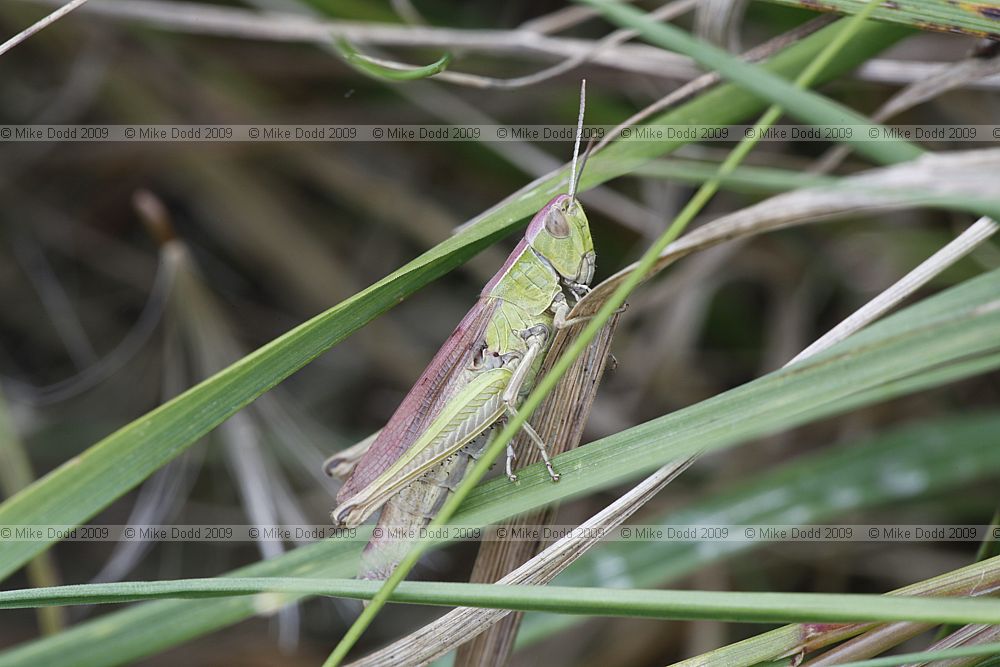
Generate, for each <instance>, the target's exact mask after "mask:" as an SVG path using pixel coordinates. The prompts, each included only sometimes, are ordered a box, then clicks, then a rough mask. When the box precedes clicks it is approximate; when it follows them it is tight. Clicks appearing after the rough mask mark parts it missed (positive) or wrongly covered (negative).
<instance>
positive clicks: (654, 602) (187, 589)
mask: <svg viewBox="0 0 1000 667" xmlns="http://www.w3.org/2000/svg"><path fill="white" fill-rule="evenodd" d="M998 564H1000V559H995V562H993V569H994V570H995V569H996V566H997V565H998ZM984 565H988V564H987V563H984ZM378 589H379V582H377V581H369V580H358V579H332V580H331V579H324V580H320V579H301V578H262V579H259V578H255V579H249V578H235V579H226V578H217V579H188V580H180V581H140V582H120V583H114V584H82V585H77V586H56V587H52V588H29V589H22V590H14V591H2V592H0V609H23V608H35V607H40V606H49V605H68V604H101V603H118V604H120V603H124V602H135V601H137V600H148V599H159V598H164V597H181V598H202V597H229V596H233V595H255V594H261V593H287V594H291V595H328V596H335V597H345V598H353V599H360V600H367V599H371V598H372V597H373V596H374V595H375V593H376V592H377V591H378ZM392 601H394V602H407V603H411V604H425V605H440V606H448V607H457V606H462V607H485V608H490V609H515V610H519V611H545V612H550V613H559V614H579V615H585V616H621V617H627V618H656V619H662V620H693V619H712V620H720V621H735V622H751V623H808V622H824V623H827V622H828V623H854V622H866V621H916V622H924V623H962V624H967V623H976V624H1000V600H996V599H982V598H978V599H968V598H965V599H957V598H940V599H936V600H934V603H933V604H927V599H926V598H918V597H891V596H882V595H847V594H836V593H740V592H722V591H688V590H683V591H681V590H648V589H621V588H617V589H615V588H581V587H569V586H545V587H542V586H494V585H492V584H466V583H454V582H439V581H435V582H414V581H410V582H403V583H401V584H400V585H399V587H398V588H396V590H395V591H394V592H393V593H392Z"/></svg>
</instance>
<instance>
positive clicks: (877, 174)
mask: <svg viewBox="0 0 1000 667" xmlns="http://www.w3.org/2000/svg"><path fill="white" fill-rule="evenodd" d="M998 169H1000V150H997V149H986V150H979V151H962V152H957V153H937V154H933V155H927V156H925V157H921V158H919V159H917V160H912V161H910V162H905V163H903V164H900V165H896V166H892V167H885V168H881V169H872V170H870V171H866V172H863V173H861V174H859V175H857V176H851V177H849V178H845V179H843V180H842V181H841V184H840V185H839V186H838V187H829V186H823V187H817V188H807V189H802V190H796V191H793V192H788V193H785V194H781V195H777V196H775V197H771V198H770V199H766V200H764V201H762V202H760V203H759V204H755V205H753V206H749V207H747V208H744V209H741V210H739V211H736V212H734V213H730V214H728V215H724V216H722V217H720V218H717V219H715V220H713V221H712V222H710V223H708V224H705V225H703V226H701V227H699V228H697V229H695V230H694V231H692V232H691V233H689V234H687V235H685V236H683V237H682V238H680V239H678V240H677V241H676V242H674V243H671V244H670V245H669V246H667V248H666V249H665V250H664V251H663V253H662V254H661V255H660V258H659V260H658V261H657V263H656V265H655V267H654V269H653V270H652V271H651V272H650V274H649V276H647V277H646V279H647V280H648V279H649V278H651V277H652V276H654V275H656V274H657V273H659V272H660V271H662V270H663V269H665V268H666V267H667V266H669V265H670V264H672V263H674V262H675V261H677V260H678V259H680V258H682V257H685V256H687V255H689V254H691V253H692V252H695V251H698V250H703V249H705V248H709V247H712V246H715V245H718V244H719V243H720V242H722V241H728V240H731V239H737V238H743V237H746V236H751V235H755V234H760V233H762V232H768V231H774V230H778V229H783V228H785V227H790V226H793V225H797V224H803V223H807V222H818V221H821V220H830V219H833V218H837V217H842V216H847V215H859V214H864V213H868V212H874V211H890V210H903V209H908V208H915V207H917V206H921V205H924V204H926V203H927V202H929V201H932V200H933V198H934V197H936V196H937V197H954V198H967V199H969V200H975V199H977V198H982V197H983V196H984V194H983V193H988V192H992V189H993V187H994V185H995V183H993V182H992V181H995V177H994V176H993V175H994V174H996V172H997V170H998ZM918 195H919V196H918ZM633 270H635V265H634V264H632V265H629V266H627V267H625V268H624V269H622V270H621V271H619V272H618V273H616V274H615V275H613V276H611V277H610V278H608V279H607V280H605V281H604V282H602V283H601V284H600V285H598V286H597V287H595V288H594V290H593V291H592V292H590V294H588V295H587V296H586V297H584V299H583V301H582V302H581V303H580V306H581V307H582V306H584V305H585V304H587V302H588V301H589V300H591V299H595V300H597V301H599V302H601V301H603V300H604V299H605V298H607V296H608V295H609V294H610V293H611V292H613V291H614V289H615V287H617V286H618V285H619V284H620V282H621V281H622V280H624V279H625V277H626V276H627V275H628V274H629V273H631V272H632V271H633Z"/></svg>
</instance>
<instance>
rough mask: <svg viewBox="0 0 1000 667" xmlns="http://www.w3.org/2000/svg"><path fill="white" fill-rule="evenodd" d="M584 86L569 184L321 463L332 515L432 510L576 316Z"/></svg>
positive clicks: (582, 278)
mask: <svg viewBox="0 0 1000 667" xmlns="http://www.w3.org/2000/svg"><path fill="white" fill-rule="evenodd" d="M584 85H585V84H584ZM584 90H585V88H581V98H580V116H579V121H578V128H577V138H576V146H575V148H574V155H573V165H572V168H571V171H570V188H569V192H568V193H567V194H561V195H558V196H557V197H555V198H553V199H552V200H551V201H549V203H548V204H546V205H545V206H544V207H543V208H542V209H541V210H540V211H539V212H538V213H537V214H536V215H535V216H534V218H532V220H531V222H530V224H529V225H528V228H527V230H526V232H525V235H524V238H523V239H522V240H521V241H520V243H518V244H517V246H516V247H515V248H514V250H513V252H511V254H510V256H509V257H508V258H507V261H506V262H505V263H504V265H503V266H502V267H501V268H500V270H499V271H498V272H497V274H496V275H495V276H493V278H492V279H491V280H490V281H489V282H488V283H487V284H486V286H485V287H484V288H483V291H482V292H481V293H480V295H479V299H478V300H477V301H476V304H475V305H474V306H473V307H472V309H471V310H470V311H469V312H468V313H467V314H466V316H465V317H464V318H463V319H462V321H461V322H460V323H459V325H458V326H457V327H456V328H455V330H454V331H453V332H452V334H451V336H449V338H448V340H447V341H445V343H444V345H443V346H442V347H441V349H440V350H439V351H438V353H437V354H436V355H435V356H434V358H433V360H432V361H431V362H430V365H429V366H428V367H427V369H426V370H425V371H424V372H423V374H422V375H421V376H420V378H419V379H418V380H417V382H416V384H415V385H414V386H413V388H412V389H411V390H410V392H409V393H408V394H407V396H406V398H404V399H403V402H402V403H401V404H400V406H399V408H397V410H396V412H395V413H394V414H393V416H392V418H391V419H390V420H389V422H388V423H387V424H386V426H385V428H383V429H382V431H381V432H379V433H378V434H377V435H376V436H374V440H371V441H370V443H369V442H367V441H366V442H363V443H360V444H359V445H358V446H356V447H354V448H351V449H350V450H347V451H346V452H344V453H342V454H340V455H336V456H334V457H332V458H331V459H329V460H328V461H327V464H326V466H325V467H326V469H327V471H333V472H334V473H335V474H339V475H340V476H347V475H348V474H349V475H350V476H349V479H347V481H346V483H345V484H344V485H343V486H342V487H341V489H340V492H339V493H338V495H337V500H338V502H339V505H338V506H337V507H336V508H335V509H334V510H333V512H332V518H333V521H334V523H335V524H338V525H341V526H347V527H353V526H357V525H359V524H360V523H362V522H363V521H364V520H365V519H367V518H368V517H369V516H370V515H371V514H372V513H374V512H375V511H376V510H377V509H379V508H380V507H383V506H384V508H383V512H382V516H381V519H380V524H381V525H385V526H392V525H401V524H406V525H409V524H412V523H414V522H426V521H427V520H429V519H430V518H431V517H433V515H434V514H435V513H436V511H437V509H438V508H439V506H440V504H441V503H442V502H443V501H444V499H445V498H446V497H447V495H448V493H450V491H451V490H452V489H453V488H454V486H455V485H456V484H457V483H458V482H459V481H461V479H462V477H463V476H464V475H465V470H466V468H467V467H468V464H469V461H470V460H472V459H475V458H476V457H478V455H479V453H480V452H481V451H482V450H483V449H484V448H485V446H486V445H487V444H488V442H489V438H490V437H491V434H492V431H493V429H494V427H496V426H497V425H498V424H501V423H502V422H503V420H505V419H507V418H508V417H511V416H513V415H515V414H516V413H517V407H518V406H519V405H520V403H521V401H523V399H524V397H525V396H526V395H527V393H528V392H529V391H530V389H531V387H532V385H533V384H534V381H535V378H536V376H537V375H538V372H539V369H540V368H541V365H542V360H543V358H544V357H545V354H546V352H547V351H548V349H549V347H550V345H551V343H552V340H553V337H554V333H555V330H557V329H560V328H563V327H566V326H569V325H571V324H574V323H576V319H575V318H574V319H570V318H569V317H568V315H569V312H570V310H571V308H572V305H575V303H576V302H577V301H579V300H580V298H581V297H582V296H583V295H585V294H586V293H587V292H588V291H589V289H590V287H589V286H590V282H591V280H592V279H593V277H594V267H595V259H596V255H595V252H594V244H593V240H592V239H591V236H590V227H589V224H588V222H587V216H586V215H585V214H584V211H583V207H582V206H581V205H580V203H579V201H577V199H576V183H577V174H576V161H577V155H578V151H579V142H580V134H581V131H582V123H583V107H584ZM584 157H586V156H584ZM523 429H524V431H525V432H526V434H527V435H528V437H529V439H531V440H532V442H534V444H535V446H537V447H538V449H539V450H540V453H541V458H542V460H543V461H544V463H545V467H546V469H547V470H548V473H549V475H550V477H551V478H552V480H553V481H558V480H559V475H558V473H556V471H555V470H554V468H553V467H552V462H551V461H550V460H549V456H548V452H547V451H546V446H545V443H544V442H543V441H542V439H541V438H540V437H539V436H538V434H537V433H536V432H535V430H534V429H533V428H532V427H531V425H530V424H528V423H527V422H526V423H525V424H524V426H523ZM514 459H515V452H514V450H513V447H512V446H511V445H508V446H507V459H506V466H505V468H506V473H507V477H508V478H509V479H510V480H511V481H516V480H517V476H516V475H515V474H514V472H513V469H512V465H513V461H514ZM379 542H381V543H382V544H379ZM386 542H387V539H386V537H385V535H384V533H383V537H382V538H381V540H377V539H376V540H373V542H372V543H370V544H369V547H368V548H367V549H366V555H369V556H373V552H376V551H382V552H385V551H386V550H390V551H391V549H390V548H389V547H388V546H387V544H386ZM397 547H399V545H398V544H397ZM399 555H400V556H401V554H399ZM379 557H380V559H379V560H380V563H381V564H379V563H376V562H374V560H373V559H371V558H370V559H369V562H368V563H367V564H363V566H362V572H363V574H362V576H364V577H366V578H385V576H386V575H387V574H388V571H391V569H392V568H393V567H394V563H395V562H397V561H398V560H399V558H398V557H397V555H393V554H386V553H381V554H379Z"/></svg>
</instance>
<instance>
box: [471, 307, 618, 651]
mask: <svg viewBox="0 0 1000 667" xmlns="http://www.w3.org/2000/svg"><path fill="white" fill-rule="evenodd" d="M581 314H582V313H581ZM588 314H589V313H588ZM618 319H619V316H618V315H616V316H614V317H613V318H612V319H611V321H609V322H608V324H607V325H606V326H605V327H604V329H603V330H602V331H601V333H600V335H598V337H597V338H596V339H594V342H593V343H591V344H590V346H589V347H588V348H587V350H586V352H585V353H584V354H583V355H581V356H580V358H579V359H577V361H576V363H575V364H574V365H573V367H572V368H571V369H570V371H569V372H568V373H567V374H566V376H565V377H564V378H563V380H562V382H560V383H559V385H558V386H557V387H556V390H555V391H553V392H552V393H551V394H549V396H548V398H546V399H545V402H544V403H542V405H541V407H540V408H539V409H538V410H537V411H536V412H535V415H534V417H533V418H532V423H533V425H534V427H535V430H537V431H538V433H539V435H541V436H542V439H543V440H545V442H546V443H547V444H548V446H549V454H550V455H552V456H555V455H556V454H560V453H562V452H564V451H566V450H568V449H572V448H574V447H576V446H577V445H579V444H580V440H581V438H582V437H583V429H584V427H585V426H586V424H587V418H588V416H589V415H590V410H591V407H592V406H593V403H594V397H595V396H596V395H597V387H598V385H599V384H600V381H601V377H602V376H603V375H604V370H605V367H606V365H607V360H608V354H609V353H610V346H611V338H612V337H613V336H614V332H615V329H616V328H617V326H618ZM575 330H577V328H576V327H573V328H571V329H564V330H562V331H559V332H558V333H557V334H556V339H555V341H553V343H552V349H551V351H550V352H549V354H548V356H547V357H546V358H545V363H544V365H543V367H542V373H547V372H548V371H549V369H550V368H551V366H552V364H553V363H555V360H556V359H558V358H559V357H560V356H561V355H562V353H563V351H564V350H565V349H566V347H567V346H568V345H569V343H571V342H572V340H573V333H574V331H575ZM514 449H515V450H516V451H517V452H520V453H521V454H520V455H519V458H518V464H519V466H525V465H530V464H532V463H537V462H538V461H540V460H541V457H540V455H539V451H538V448H536V447H533V446H532V443H531V441H530V440H529V439H528V438H527V436H525V435H524V434H523V433H522V434H520V435H518V436H517V437H516V438H515V439H514ZM554 515H555V508H554V507H548V508H545V509H542V510H538V511H535V512H531V513H529V514H525V515H523V516H520V517H516V518H514V519H511V520H509V521H506V522H504V523H503V524H502V525H503V526H505V527H508V528H516V527H520V526H539V525H547V524H550V523H552V521H553V519H554ZM542 547H543V544H542V543H541V542H529V541H527V540H517V541H514V540H509V541H508V540H504V541H500V540H495V541H488V542H483V543H482V545H481V546H480V547H479V556H478V557H477V558H476V563H475V565H474V567H473V570H472V577H471V581H473V582H481V583H493V582H495V581H498V580H499V579H501V578H502V577H503V576H504V575H506V574H508V573H509V572H511V571H513V570H514V569H515V568H517V567H518V566H520V565H522V564H524V563H525V562H527V561H528V559H530V558H531V557H532V556H534V555H536V554H537V553H538V552H539V551H540V550H541V549H542ZM521 617H522V614H521V613H512V614H509V615H507V616H506V617H505V618H503V620H501V621H499V622H498V623H496V624H495V625H493V626H492V627H490V628H489V629H488V630H487V631H485V632H483V633H482V634H480V635H479V636H477V637H475V638H474V639H473V640H472V641H470V642H468V643H467V644H465V645H463V646H462V647H460V648H459V650H458V654H457V658H456V660H457V664H459V665H502V664H505V663H506V662H507V659H508V657H509V656H510V654H511V652H512V651H513V648H514V640H515V638H516V637H517V630H518V627H519V626H520V623H521Z"/></svg>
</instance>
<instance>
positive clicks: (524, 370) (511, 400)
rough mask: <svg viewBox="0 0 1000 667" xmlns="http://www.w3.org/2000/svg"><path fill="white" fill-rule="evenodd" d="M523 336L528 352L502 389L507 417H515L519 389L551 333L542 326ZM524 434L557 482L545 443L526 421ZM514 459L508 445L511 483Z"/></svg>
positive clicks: (556, 475)
mask: <svg viewBox="0 0 1000 667" xmlns="http://www.w3.org/2000/svg"><path fill="white" fill-rule="evenodd" d="M521 335H522V336H524V339H525V341H526V342H527V343H528V351H527V352H526V353H525V354H524V357H523V358H522V359H521V361H520V364H519V365H518V367H517V370H515V371H514V375H513V376H512V377H511V380H510V384H508V385H507V388H506V389H504V392H503V396H502V397H501V400H502V401H503V404H504V406H505V410H506V413H507V415H510V416H516V415H517V408H516V407H515V405H516V403H517V400H518V397H519V395H520V393H521V388H522V387H523V386H524V380H525V378H526V377H527V375H528V373H529V372H530V371H531V367H532V365H533V363H534V361H535V359H537V358H538V355H539V354H540V353H541V351H542V350H543V349H545V343H546V342H547V340H548V337H549V336H550V335H551V333H550V332H549V330H548V327H546V326H543V325H538V326H534V327H531V328H530V329H527V330H526V331H524V332H522V334H521ZM521 428H522V429H523V430H524V432H525V433H527V434H528V438H529V439H530V440H531V441H532V442H533V443H535V446H536V447H538V451H539V452H540V453H541V456H542V461H544V462H545V469H546V470H548V471H549V477H551V478H552V481H553V482H558V481H559V473H557V472H556V471H555V469H554V468H553V467H552V461H550V460H549V452H548V449H547V447H546V446H545V442H544V441H543V440H542V438H541V437H540V436H539V435H538V433H536V432H535V429H533V428H532V427H531V424H529V423H528V422H527V421H525V422H524V424H523V425H522V426H521ZM513 459H514V449H513V447H511V446H510V445H508V446H507V477H508V479H510V481H512V482H516V481H517V475H515V474H514V473H513V471H512V470H511V463H512V462H513Z"/></svg>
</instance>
